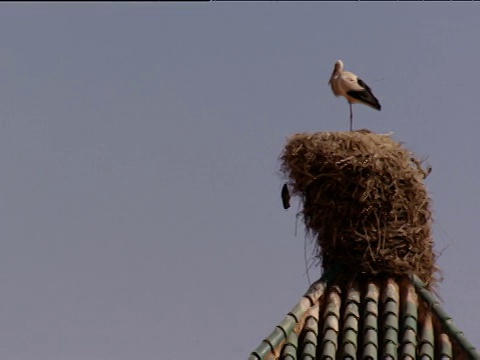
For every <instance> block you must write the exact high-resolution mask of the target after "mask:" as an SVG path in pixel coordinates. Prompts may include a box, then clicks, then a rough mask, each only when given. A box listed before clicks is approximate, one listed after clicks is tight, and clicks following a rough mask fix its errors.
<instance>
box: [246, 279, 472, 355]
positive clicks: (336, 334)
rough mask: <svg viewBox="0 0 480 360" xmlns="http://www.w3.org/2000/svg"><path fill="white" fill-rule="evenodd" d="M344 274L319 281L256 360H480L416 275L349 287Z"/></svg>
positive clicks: (360, 282) (258, 351)
mask: <svg viewBox="0 0 480 360" xmlns="http://www.w3.org/2000/svg"><path fill="white" fill-rule="evenodd" d="M338 271H339V269H336V270H333V271H330V272H327V273H325V274H324V276H322V278H321V279H320V280H319V281H317V282H315V283H314V284H313V285H312V286H311V287H310V288H309V289H308V291H307V292H306V293H305V295H304V297H302V298H301V299H300V301H299V302H298V304H297V305H296V306H295V307H294V308H293V309H292V310H291V311H290V312H289V313H288V314H287V316H286V317H285V319H284V320H283V321H282V322H281V323H280V324H279V325H278V326H277V327H276V328H275V329H274V331H273V332H272V334H270V336H268V337H267V338H266V339H265V340H264V341H263V342H262V343H261V344H260V346H259V347H258V348H257V349H256V350H255V351H253V352H252V353H251V355H250V357H249V360H264V359H265V360H277V359H279V360H296V359H299V360H300V359H302V360H304V359H306V360H308V359H312V360H313V359H315V358H317V359H332V360H333V359H357V358H358V359H362V360H364V359H371V360H373V359H382V360H384V359H392V360H393V359H400V360H409V359H411V360H414V359H422V360H434V359H450V358H458V359H480V356H479V354H478V353H477V352H476V351H475V349H474V347H473V346H472V345H471V344H470V343H469V342H468V341H467V340H466V339H465V337H464V335H463V333H462V332H461V331H460V329H458V328H457V327H456V326H455V325H454V324H453V321H452V319H451V318H450V317H449V316H448V314H447V313H446V312H445V310H444V309H443V308H442V307H441V306H440V304H439V302H438V300H437V299H436V297H435V296H434V294H433V293H432V292H430V291H429V290H428V289H426V288H425V285H424V284H423V283H422V282H421V281H420V280H419V279H418V277H416V276H415V275H410V276H409V277H401V278H396V279H385V278H384V277H383V278H382V277H377V278H375V277H373V276H371V277H369V278H368V279H366V278H363V279H358V280H356V281H354V282H346V281H344V280H342V279H344V278H345V277H339V278H338V279H337V280H335V277H336V275H337V274H338ZM320 309H321V310H320ZM434 324H435V326H434ZM317 355H318V357H317Z"/></svg>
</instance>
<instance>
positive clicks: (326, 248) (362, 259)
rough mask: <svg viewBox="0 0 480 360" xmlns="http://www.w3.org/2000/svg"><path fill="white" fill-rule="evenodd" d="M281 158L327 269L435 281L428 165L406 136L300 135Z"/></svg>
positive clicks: (359, 133)
mask: <svg viewBox="0 0 480 360" xmlns="http://www.w3.org/2000/svg"><path fill="white" fill-rule="evenodd" d="M281 161H282V167H281V171H282V172H283V173H284V175H285V176H286V177H287V178H288V179H289V180H288V183H289V187H290V189H291V191H292V193H293V195H296V196H298V197H300V199H301V201H302V203H303V211H302V215H303V220H304V223H305V226H306V228H307V230H308V232H309V233H310V234H311V235H313V236H314V237H315V238H316V242H317V244H318V245H319V252H318V253H317V254H316V255H317V256H319V257H320V258H321V259H322V267H323V268H324V269H329V268H330V267H331V266H332V265H333V264H334V263H341V264H342V265H343V266H344V267H346V268H347V269H348V270H350V271H351V272H352V274H375V275H380V274H383V275H387V276H392V275H402V274H405V273H409V272H414V273H415V274H417V275H418V276H419V277H420V278H421V279H422V280H423V281H424V282H425V284H426V285H427V286H428V287H429V288H430V287H431V286H432V285H435V282H436V279H435V272H436V271H437V270H438V268H437V266H436V265H435V254H434V251H433V239H432V235H431V223H432V215H431V211H430V205H429V204H430V199H429V197H428V194H427V190H426V188H425V185H424V184H423V180H424V178H425V177H426V176H427V172H426V171H425V170H424V169H423V168H422V163H421V161H420V160H417V159H415V157H414V156H413V154H412V153H411V152H409V151H408V150H407V149H405V148H404V147H403V146H402V145H401V144H400V143H398V142H396V141H394V140H393V139H392V138H391V137H390V135H381V134H375V133H372V132H370V131H369V130H360V131H356V132H334V133H330V132H319V133H312V134H307V133H305V134H295V135H293V136H292V137H291V138H289V139H288V141H287V144H286V146H285V149H284V151H283V153H282V155H281Z"/></svg>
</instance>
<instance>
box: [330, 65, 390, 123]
mask: <svg viewBox="0 0 480 360" xmlns="http://www.w3.org/2000/svg"><path fill="white" fill-rule="evenodd" d="M328 84H329V85H330V86H331V87H332V91H333V93H334V95H335V96H343V97H345V99H347V101H348V103H349V105H350V131H352V126H353V112H352V104H355V103H361V104H364V105H367V106H370V107H372V108H374V109H376V110H381V108H382V107H381V105H380V103H379V102H378V100H377V98H376V97H375V96H374V95H373V93H372V90H371V89H370V88H369V87H368V85H367V84H365V82H363V81H362V80H361V79H359V78H358V76H357V75H355V74H354V73H352V72H350V71H344V70H343V62H342V60H338V61H337V62H336V63H335V68H334V69H333V73H332V76H331V77H330V81H329V82H328Z"/></svg>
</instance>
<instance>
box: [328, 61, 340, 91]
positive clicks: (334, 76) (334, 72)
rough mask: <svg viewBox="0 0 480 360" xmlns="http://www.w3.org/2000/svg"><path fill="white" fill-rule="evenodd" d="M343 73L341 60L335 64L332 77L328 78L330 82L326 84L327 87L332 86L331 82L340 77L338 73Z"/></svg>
mask: <svg viewBox="0 0 480 360" xmlns="http://www.w3.org/2000/svg"><path fill="white" fill-rule="evenodd" d="M341 71H343V61H342V60H337V61H336V62H335V67H334V68H333V72H332V76H330V81H329V82H328V85H332V81H333V80H334V79H335V78H336V77H338V75H340V72H341Z"/></svg>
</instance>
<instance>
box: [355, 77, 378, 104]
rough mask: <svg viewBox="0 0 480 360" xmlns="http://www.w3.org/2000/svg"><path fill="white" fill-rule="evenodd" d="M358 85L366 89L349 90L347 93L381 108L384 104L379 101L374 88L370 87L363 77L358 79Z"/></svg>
mask: <svg viewBox="0 0 480 360" xmlns="http://www.w3.org/2000/svg"><path fill="white" fill-rule="evenodd" d="M357 83H358V85H360V86H361V87H362V88H364V90H359V91H357V90H350V91H347V94H348V95H350V96H351V97H353V98H354V99H357V100H360V101H361V102H363V103H365V104H366V105H369V106H371V107H373V108H374V109H377V110H381V108H382V106H381V105H380V103H379V102H378V100H377V98H376V97H375V95H373V93H372V90H371V89H370V87H369V86H368V85H367V84H365V83H364V82H363V81H362V80H361V79H357Z"/></svg>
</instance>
